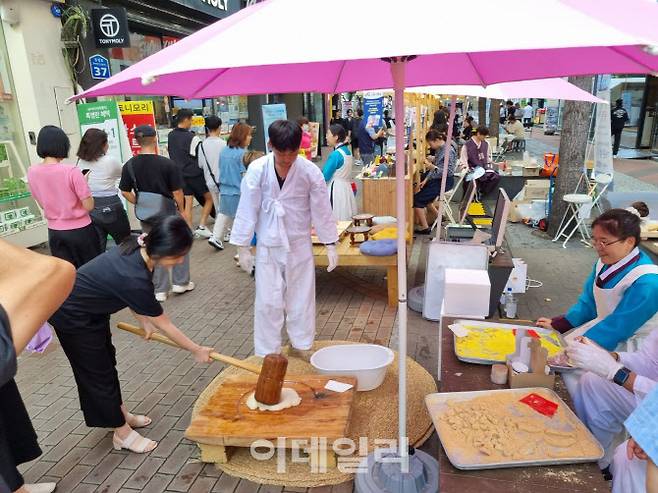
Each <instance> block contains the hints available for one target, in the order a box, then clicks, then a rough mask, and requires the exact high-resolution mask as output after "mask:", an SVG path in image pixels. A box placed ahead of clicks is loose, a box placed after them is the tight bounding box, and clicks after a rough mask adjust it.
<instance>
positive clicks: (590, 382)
mask: <svg viewBox="0 0 658 493" xmlns="http://www.w3.org/2000/svg"><path fill="white" fill-rule="evenodd" d="M581 341H582V342H581ZM567 354H568V356H569V359H570V360H571V362H572V363H573V365H574V366H577V367H579V368H582V369H584V370H586V371H587V373H585V374H584V375H583V376H582V377H581V378H580V381H579V382H578V391H577V392H576V393H575V394H574V395H573V398H574V406H575V408H576V414H578V417H579V418H580V419H581V420H583V422H584V423H585V424H586V425H587V427H588V428H589V429H590V431H591V432H592V434H593V435H594V436H595V437H596V439H597V440H598V441H599V442H600V443H601V445H602V446H603V448H604V449H605V455H604V457H603V459H601V460H600V461H599V467H601V469H604V470H605V469H606V468H608V467H609V468H610V472H611V473H612V477H613V483H612V484H613V487H612V491H613V493H639V492H644V491H645V484H646V483H645V481H646V471H647V462H646V460H645V461H641V460H638V459H637V458H635V459H629V458H628V455H627V451H626V450H627V443H626V442H624V443H622V444H621V445H619V446H618V447H617V448H616V449H615V448H614V445H615V438H616V437H617V436H618V435H619V434H620V432H621V431H622V430H623V426H624V421H625V420H626V419H627V418H628V417H629V416H630V415H631V413H632V412H633V411H634V410H635V409H636V408H637V407H638V405H639V404H640V402H642V400H643V399H644V398H645V397H646V396H647V395H648V394H650V393H651V392H652V390H654V389H656V388H658V330H653V331H652V332H651V333H650V334H649V336H648V337H647V338H646V339H645V340H644V341H643V342H642V345H641V346H640V349H639V351H637V352H635V353H626V352H620V353H616V352H612V353H610V352H608V351H606V350H605V349H604V348H602V347H601V346H599V345H597V344H596V343H594V342H592V341H591V340H589V339H587V338H583V339H582V340H580V339H578V340H574V341H573V342H571V343H570V344H569V347H568V348H567ZM656 426H658V416H656ZM617 443H619V442H617Z"/></svg>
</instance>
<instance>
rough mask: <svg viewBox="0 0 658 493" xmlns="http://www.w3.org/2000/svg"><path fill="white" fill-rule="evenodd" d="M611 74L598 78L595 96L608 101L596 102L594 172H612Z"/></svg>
mask: <svg viewBox="0 0 658 493" xmlns="http://www.w3.org/2000/svg"><path fill="white" fill-rule="evenodd" d="M611 81H612V76H610V75H602V76H599V78H598V86H597V88H596V96H597V97H599V98H601V99H605V100H606V101H608V104H605V103H596V127H595V128H594V172H595V173H608V174H612V173H613V164H612V137H611V135H610V104H609V102H610V82H611Z"/></svg>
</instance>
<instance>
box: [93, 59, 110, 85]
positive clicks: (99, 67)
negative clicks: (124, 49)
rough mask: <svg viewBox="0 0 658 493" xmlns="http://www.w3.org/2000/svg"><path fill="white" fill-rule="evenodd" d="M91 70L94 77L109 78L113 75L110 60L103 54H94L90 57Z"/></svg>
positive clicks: (99, 78)
mask: <svg viewBox="0 0 658 493" xmlns="http://www.w3.org/2000/svg"><path fill="white" fill-rule="evenodd" d="M89 71H90V72H91V78H92V79H96V80H105V79H109V78H110V75H111V73H110V61H109V60H108V59H107V58H105V57H104V56H102V55H98V54H97V55H92V56H90V57H89Z"/></svg>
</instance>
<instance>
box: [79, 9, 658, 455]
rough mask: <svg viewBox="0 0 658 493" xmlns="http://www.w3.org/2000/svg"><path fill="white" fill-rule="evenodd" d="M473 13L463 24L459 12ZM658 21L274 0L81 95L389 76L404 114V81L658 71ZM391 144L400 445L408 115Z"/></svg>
mask: <svg viewBox="0 0 658 493" xmlns="http://www.w3.org/2000/svg"><path fill="white" fill-rule="evenodd" d="M336 14H339V15H343V14H345V16H346V17H344V18H338V17H336ZM510 17H511V18H513V19H523V20H524V22H527V21H528V20H531V19H537V22H536V29H535V30H534V31H533V32H532V35H528V36H526V35H523V36H522V35H518V34H516V33H510V32H507V31H504V32H502V33H501V26H506V25H508V24H509V19H510ZM466 18H467V19H468V23H467V24H466V23H464V22H462V21H463V19H466ZM440 21H441V22H440ZM382 26H390V29H389V31H388V32H387V33H385V34H382V30H381V29H382ZM656 26H658V5H657V4H656V2H653V1H650V0H624V2H619V1H618V0H496V1H495V2H494V1H491V0H470V1H469V2H457V1H436V0H434V1H432V0H405V1H404V2H400V1H399V0H331V1H330V2H323V1H320V0H268V1H266V2H263V3H260V4H256V5H255V6H252V7H249V8H247V9H244V10H242V11H240V12H238V13H236V14H234V15H232V16H230V17H228V18H227V19H224V20H222V21H219V22H217V23H215V24H213V25H211V26H209V27H207V28H205V29H202V30H201V31H199V32H197V33H195V34H193V35H191V36H189V37H187V38H185V39H183V40H181V41H179V42H178V43H176V44H174V45H172V46H170V47H168V48H166V49H164V50H162V51H161V52H159V53H156V54H154V55H152V56H150V57H149V58H147V59H145V60H143V61H141V62H139V63H137V64H135V65H133V66H131V67H129V68H128V69H126V70H124V71H123V72H121V73H119V74H117V75H115V76H113V77H111V78H110V79H108V80H107V81H104V82H101V83H100V84H98V85H96V86H94V87H92V88H91V89H89V90H87V91H84V92H83V93H81V94H79V95H78V96H76V98H80V97H90V96H105V95H122V94H135V95H137V94H151V95H156V94H159V95H178V96H182V97H186V98H201V97H213V96H221V95H245V94H259V93H281V92H322V93H337V92H343V91H354V90H359V89H373V88H381V87H394V88H395V95H396V98H395V113H396V114H397V115H402V114H404V99H403V96H404V88H405V87H411V86H426V85H431V84H470V85H480V86H488V85H490V84H495V83H499V82H509V81H519V80H528V79H541V78H549V77H561V76H567V75H589V74H600V73H634V74H646V73H654V72H658V57H657V56H655V54H656V53H657V52H658V29H656ZM396 145H397V148H396V158H397V166H398V171H397V174H396V175H397V215H398V221H399V229H398V231H399V235H398V281H399V294H400V303H399V352H400V358H399V362H400V372H399V374H400V382H399V384H400V388H399V394H400V395H399V437H400V442H399V443H400V444H404V443H406V408H405V405H406V366H405V356H406V353H407V347H406V344H407V340H406V335H407V334H406V322H407V305H406V298H407V297H406V294H407V277H406V273H407V272H406V245H405V238H404V231H405V222H406V220H405V217H406V216H405V201H404V178H403V177H404V175H405V162H404V148H403V146H404V139H403V126H402V125H398V126H397V127H396ZM444 170H445V171H446V172H447V166H444ZM445 181H446V180H445V177H444V180H443V182H444V183H445ZM399 454H400V456H401V458H402V462H403V464H405V463H406V461H407V460H408V457H407V451H406V449H405V447H403V446H400V448H399ZM403 467H404V466H403Z"/></svg>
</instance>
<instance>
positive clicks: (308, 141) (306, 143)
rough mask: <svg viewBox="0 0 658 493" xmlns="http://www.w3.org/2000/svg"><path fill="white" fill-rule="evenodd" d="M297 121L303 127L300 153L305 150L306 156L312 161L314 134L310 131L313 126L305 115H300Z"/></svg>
mask: <svg viewBox="0 0 658 493" xmlns="http://www.w3.org/2000/svg"><path fill="white" fill-rule="evenodd" d="M297 123H299V126H300V127H302V143H301V144H300V146H299V150H300V151H301V152H300V154H301V153H302V152H303V153H304V157H305V158H306V159H308V160H309V161H310V160H311V145H312V142H313V136H312V135H311V132H310V128H311V127H310V125H309V122H308V118H306V117H305V116H300V117H299V118H297Z"/></svg>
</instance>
